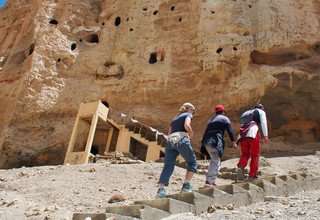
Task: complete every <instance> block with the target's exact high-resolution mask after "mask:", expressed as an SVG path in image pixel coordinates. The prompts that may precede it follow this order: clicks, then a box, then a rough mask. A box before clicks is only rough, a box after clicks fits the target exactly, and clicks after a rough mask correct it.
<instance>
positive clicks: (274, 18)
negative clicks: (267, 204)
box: [0, 0, 320, 168]
mask: <svg viewBox="0 0 320 220" xmlns="http://www.w3.org/2000/svg"><path fill="white" fill-rule="evenodd" d="M319 12H320V3H318V2H317V1H312V0H307V1H306V0H297V1H291V0H283V1H278V0H268V1H265V0H242V1H240V0H238V1H231V0H230V1H222V0H202V1H200V0H199V1H194V0H163V1H161V0H157V1H149V0H141V1H134V0H126V1H117V0H83V1H75V0H45V1H41V0H30V1H27V0H9V1H8V3H7V4H6V5H5V6H4V8H2V9H0V20H1V24H0V36H4V37H3V40H2V41H1V42H0V106H1V107H0V161H1V162H0V167H3V168H9V167H17V166H22V165H26V166H31V165H42V164H59V163H62V161H63V158H64V153H65V151H66V148H67V145H68V141H69V138H70V136H71V131H72V127H73V123H74V120H75V116H76V113H77V111H78V107H79V105H80V103H81V102H91V101H96V100H98V99H101V100H103V101H105V102H107V103H108V104H109V107H110V109H111V113H110V115H111V116H112V117H113V118H115V119H118V118H120V115H119V113H120V112H123V113H126V114H127V115H128V117H130V116H135V117H136V118H138V120H139V121H141V122H143V123H145V124H148V125H150V126H152V127H154V128H157V129H158V130H160V131H162V132H166V130H167V129H168V126H169V123H170V120H171V119H172V117H173V116H174V115H175V114H176V113H177V112H178V110H179V108H180V106H181V105H182V104H183V103H184V102H191V103H193V104H194V105H195V106H196V109H197V113H196V115H195V117H194V120H193V122H192V126H193V128H194V130H195V132H196V135H195V138H194V140H193V144H194V146H195V147H196V148H197V147H198V146H199V142H200V140H201V137H202V133H203V131H204V129H205V127H206V122H207V121H208V119H209V118H210V117H211V116H212V114H213V107H214V106H215V105H216V104H223V105H224V106H225V107H226V109H227V114H228V116H229V117H230V119H231V120H232V122H233V123H234V128H235V130H237V129H238V127H239V124H238V123H237V119H238V117H239V115H240V113H241V112H242V111H244V110H246V109H247V108H250V107H252V106H253V105H254V104H255V103H257V102H261V103H263V104H264V105H265V108H266V111H267V115H268V122H269V130H270V137H271V138H276V137H281V138H282V139H283V141H291V142H294V143H300V144H301V143H305V142H313V141H318V140H319V138H320V126H319V118H320V114H319V110H320V106H319V100H320V97H319V95H320V92H319V86H318V85H319V68H320V65H319V60H320V36H319V35H320V34H319V33H320V32H319V29H320V28H319V21H320V14H319Z"/></svg>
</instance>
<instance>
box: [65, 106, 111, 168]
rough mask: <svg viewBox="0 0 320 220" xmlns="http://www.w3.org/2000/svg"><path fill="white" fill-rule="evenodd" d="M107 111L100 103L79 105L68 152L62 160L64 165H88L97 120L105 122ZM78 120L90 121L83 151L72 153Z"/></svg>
mask: <svg viewBox="0 0 320 220" xmlns="http://www.w3.org/2000/svg"><path fill="white" fill-rule="evenodd" d="M108 113H109V109H108V108H107V107H106V106H105V105H103V104H102V103H101V101H97V102H91V103H81V104H80V108H79V111H78V114H77V118H76V122H75V124H74V127H73V130H72V134H71V138H70V142H69V145H68V150H67V153H66V156H65V159H64V164H67V163H69V164H83V163H88V160H89V155H90V151H91V146H92V143H93V138H94V134H95V131H96V127H97V124H98V121H99V119H100V120H102V121H103V122H106V121H107V117H108ZM80 120H85V121H88V120H91V122H89V123H90V124H91V126H90V131H89V135H88V139H87V142H86V146H85V149H84V151H74V145H75V142H76V136H77V131H78V126H79V123H80Z"/></svg>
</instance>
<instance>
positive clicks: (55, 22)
mask: <svg viewBox="0 0 320 220" xmlns="http://www.w3.org/2000/svg"><path fill="white" fill-rule="evenodd" d="M58 23H59V22H58V21H57V20H55V19H51V20H50V21H49V24H54V25H57V24H58Z"/></svg>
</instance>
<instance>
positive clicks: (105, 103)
mask: <svg viewBox="0 0 320 220" xmlns="http://www.w3.org/2000/svg"><path fill="white" fill-rule="evenodd" d="M101 103H102V104H104V105H105V106H106V107H107V108H109V103H108V102H107V101H102V102H101Z"/></svg>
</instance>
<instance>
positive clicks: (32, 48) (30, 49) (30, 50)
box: [29, 43, 35, 55]
mask: <svg viewBox="0 0 320 220" xmlns="http://www.w3.org/2000/svg"><path fill="white" fill-rule="evenodd" d="M34 47H35V45H34V43H32V44H31V45H30V47H29V55H31V54H32V53H33V51H34Z"/></svg>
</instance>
